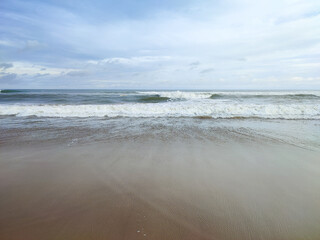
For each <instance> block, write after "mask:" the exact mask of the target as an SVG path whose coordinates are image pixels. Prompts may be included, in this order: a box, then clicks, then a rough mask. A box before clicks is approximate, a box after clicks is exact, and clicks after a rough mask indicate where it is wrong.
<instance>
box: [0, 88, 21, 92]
mask: <svg viewBox="0 0 320 240" xmlns="http://www.w3.org/2000/svg"><path fill="white" fill-rule="evenodd" d="M19 92H23V91H21V90H10V89H4V90H0V93H19Z"/></svg>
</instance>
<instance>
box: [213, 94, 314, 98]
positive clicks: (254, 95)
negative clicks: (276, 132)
mask: <svg viewBox="0 0 320 240" xmlns="http://www.w3.org/2000/svg"><path fill="white" fill-rule="evenodd" d="M210 98H211V99H234V98H258V99H259V98H261V99H263V98H268V99H272V98H274V99H320V96H318V95H315V94H290V93H288V94H281V95H280V94H275V95H273V94H247V95H245V94H233V95H231V94H212V95H211V96H210Z"/></svg>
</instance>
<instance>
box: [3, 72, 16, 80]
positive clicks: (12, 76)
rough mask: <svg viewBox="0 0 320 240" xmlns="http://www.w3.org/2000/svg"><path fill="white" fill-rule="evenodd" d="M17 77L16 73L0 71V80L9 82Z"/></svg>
mask: <svg viewBox="0 0 320 240" xmlns="http://www.w3.org/2000/svg"><path fill="white" fill-rule="evenodd" d="M16 78H17V74H14V73H0V82H11V81H12V80H15V79H16Z"/></svg>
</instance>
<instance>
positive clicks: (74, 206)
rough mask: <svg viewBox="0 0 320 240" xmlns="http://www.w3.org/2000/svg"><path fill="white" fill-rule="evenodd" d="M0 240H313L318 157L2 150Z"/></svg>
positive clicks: (143, 147) (279, 149)
mask: <svg viewBox="0 0 320 240" xmlns="http://www.w3.org/2000/svg"><path fill="white" fill-rule="evenodd" d="M0 156H1V161H0V196H1V197H0V208H1V215H0V239H24V240H27V239H32V240H34V239H223V240H224V239H237V240H238V239H245V240H247V239H254V240H256V239H272V240H276V239H279V240H280V239H281V240H285V239H319V237H320V230H319V225H320V201H319V199H320V191H319V189H320V181H319V180H320V170H319V169H320V162H319V158H318V156H319V153H318V152H312V151H309V150H304V149H300V148H296V147H292V146H287V145H283V146H281V145H279V144H278V145H277V146H274V145H272V144H271V145H270V144H269V145H267V144H266V145H263V144H261V143H259V144H254V143H244V142H236V141H235V142H234V143H232V145H230V143H229V144H227V143H223V144H221V143H219V144H218V143H217V142H214V141H202V140H196V139H188V141H170V142H165V141H157V140H151V139H148V141H146V140H145V141H141V140H140V141H138V142H133V141H131V140H126V141H113V142H111V141H110V142H104V143H95V144H91V145H86V146H84V145H81V146H72V147H62V146H58V145H57V146H50V147H42V148H37V147H36V146H32V147H31V146H24V147H22V148H19V149H14V148H8V149H3V148H2V149H1V153H0Z"/></svg>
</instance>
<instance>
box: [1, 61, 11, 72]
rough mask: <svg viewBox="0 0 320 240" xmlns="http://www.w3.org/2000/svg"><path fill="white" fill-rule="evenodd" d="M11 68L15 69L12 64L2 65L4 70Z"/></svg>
mask: <svg viewBox="0 0 320 240" xmlns="http://www.w3.org/2000/svg"><path fill="white" fill-rule="evenodd" d="M11 67H13V65H12V63H0V69H2V70H6V69H8V68H11Z"/></svg>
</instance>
